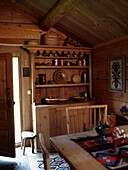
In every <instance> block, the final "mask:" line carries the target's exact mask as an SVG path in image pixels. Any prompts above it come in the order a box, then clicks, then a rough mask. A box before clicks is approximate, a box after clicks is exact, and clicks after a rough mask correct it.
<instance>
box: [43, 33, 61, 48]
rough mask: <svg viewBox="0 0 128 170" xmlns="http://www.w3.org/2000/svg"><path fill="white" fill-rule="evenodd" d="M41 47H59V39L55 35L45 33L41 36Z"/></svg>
mask: <svg viewBox="0 0 128 170" xmlns="http://www.w3.org/2000/svg"><path fill="white" fill-rule="evenodd" d="M41 45H55V46H58V45H59V37H58V36H57V34H55V33H46V34H44V35H42V36H41Z"/></svg>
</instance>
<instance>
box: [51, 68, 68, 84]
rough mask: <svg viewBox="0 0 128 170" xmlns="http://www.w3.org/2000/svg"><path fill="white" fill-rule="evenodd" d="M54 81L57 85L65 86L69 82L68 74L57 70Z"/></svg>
mask: <svg viewBox="0 0 128 170" xmlns="http://www.w3.org/2000/svg"><path fill="white" fill-rule="evenodd" d="M53 80H54V81H55V83H57V84H65V83H66V82H67V74H66V72H65V71H64V70H56V71H55V72H54V74H53Z"/></svg>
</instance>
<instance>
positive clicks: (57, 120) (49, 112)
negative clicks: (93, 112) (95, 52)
mask: <svg viewBox="0 0 128 170" xmlns="http://www.w3.org/2000/svg"><path fill="white" fill-rule="evenodd" d="M27 49H28V50H29V52H30V54H31V62H32V63H31V67H32V69H31V70H32V104H33V125H34V126H33V128H34V132H35V133H36V135H37V149H39V148H40V147H39V142H38V134H39V133H40V132H42V133H43V134H44V137H45V143H46V147H47V149H48V150H49V151H50V150H51V146H50V142H49V138H50V137H51V136H57V135H63V134H66V133H67V127H66V116H65V108H66V107H67V106H81V105H90V104H94V103H95V101H93V100H92V68H91V48H89V47H64V46H63V47H61V46H54V47H53V46H44V45H38V46H27ZM56 53H58V54H56ZM83 59H86V63H84V64H83ZM60 61H62V62H63V63H61V62H60ZM55 62H56V63H55ZM83 72H86V73H87V79H86V82H85V81H83V77H82V76H83ZM56 73H59V76H60V77H59V76H58V75H57V74H56ZM61 73H62V74H63V73H64V75H65V77H64V80H63V81H61V78H62V77H61ZM40 74H44V75H45V76H46V78H45V82H44V83H45V84H41V83H40V80H39V75H40ZM57 76H58V77H57ZM75 76H76V80H73V78H74V77H75ZM77 78H78V80H77ZM62 79H63V78H62ZM59 81H60V83H59ZM83 92H86V93H87V94H88V100H86V101H85V102H81V103H77V102H75V101H73V100H72V97H74V96H81V94H82V93H83ZM46 97H58V98H61V99H67V100H68V101H66V102H58V103H57V104H54V105H48V104H46V103H45V102H44V99H45V98H46Z"/></svg>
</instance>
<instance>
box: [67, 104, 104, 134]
mask: <svg viewBox="0 0 128 170" xmlns="http://www.w3.org/2000/svg"><path fill="white" fill-rule="evenodd" d="M66 119H67V132H68V134H70V133H78V132H83V131H86V130H92V129H93V128H95V126H96V124H101V123H105V122H107V105H90V106H77V107H67V108H66Z"/></svg>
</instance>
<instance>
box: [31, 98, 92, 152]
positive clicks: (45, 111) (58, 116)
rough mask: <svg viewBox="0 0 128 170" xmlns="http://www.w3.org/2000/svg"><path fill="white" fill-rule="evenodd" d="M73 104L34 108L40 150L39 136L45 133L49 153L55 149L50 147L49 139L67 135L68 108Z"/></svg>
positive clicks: (79, 104) (76, 104) (37, 143)
mask: <svg viewBox="0 0 128 170" xmlns="http://www.w3.org/2000/svg"><path fill="white" fill-rule="evenodd" d="M93 104H95V101H88V102H86V103H85V102H84V103H72V106H82V105H93ZM69 106H71V104H66V103H65V104H62V105H49V106H47V105H46V106H44V105H37V106H34V114H33V123H34V132H35V133H36V135H37V138H36V147H37V150H38V149H40V146H39V140H38V135H39V133H40V132H41V133H43V135H44V140H45V144H46V147H47V149H48V150H49V151H52V150H53V148H52V146H51V145H50V141H49V138H50V137H52V136H58V135H64V134H67V122H66V107H69Z"/></svg>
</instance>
